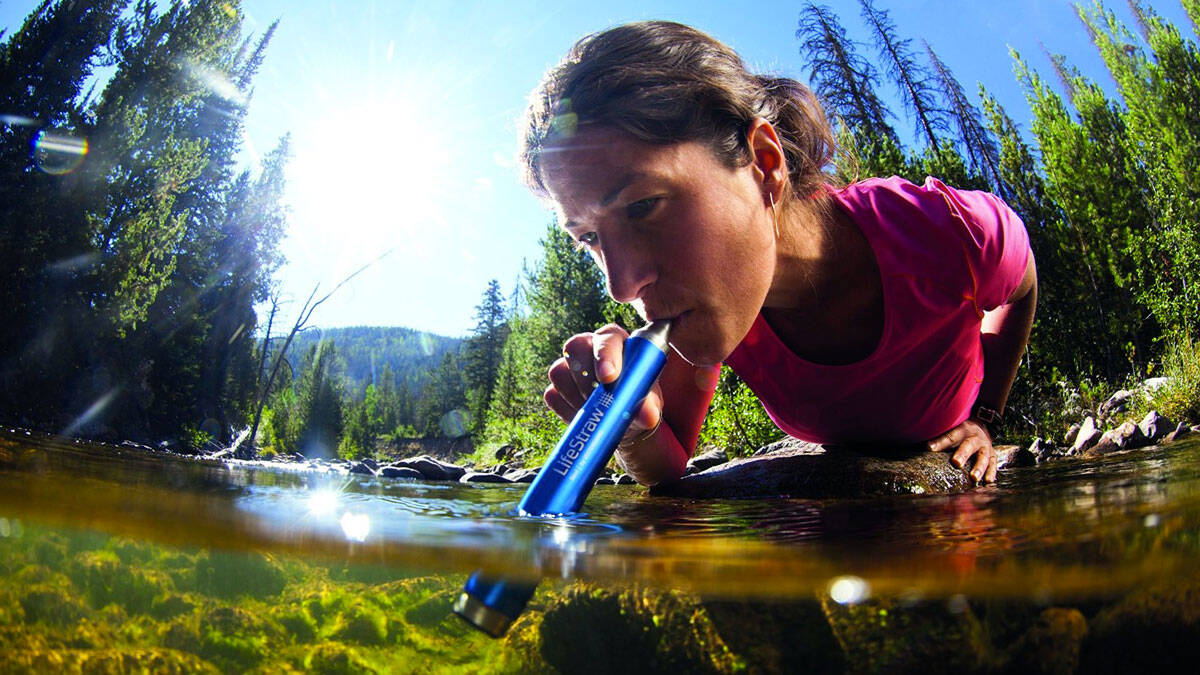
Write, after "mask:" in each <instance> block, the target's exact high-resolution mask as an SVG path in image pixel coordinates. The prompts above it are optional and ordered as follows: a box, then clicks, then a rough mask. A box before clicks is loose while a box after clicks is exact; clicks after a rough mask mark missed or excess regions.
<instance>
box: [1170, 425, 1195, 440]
mask: <svg viewBox="0 0 1200 675" xmlns="http://www.w3.org/2000/svg"><path fill="white" fill-rule="evenodd" d="M1191 434H1192V428H1191V427H1189V426H1188V425H1187V424H1185V423H1183V422H1180V423H1179V424H1178V425H1177V426H1176V427H1175V430H1174V431H1172V432H1171V433H1169V434H1167V435H1166V436H1164V437H1163V443H1174V442H1175V441H1177V440H1179V439H1181V438H1186V437H1188V436H1190V435H1191Z"/></svg>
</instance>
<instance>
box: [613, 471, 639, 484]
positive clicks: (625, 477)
mask: <svg viewBox="0 0 1200 675" xmlns="http://www.w3.org/2000/svg"><path fill="white" fill-rule="evenodd" d="M617 485H637V480H636V479H635V478H634V477H633V476H630V475H629V474H627V473H623V474H619V475H618V476H617Z"/></svg>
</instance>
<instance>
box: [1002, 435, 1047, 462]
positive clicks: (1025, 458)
mask: <svg viewBox="0 0 1200 675" xmlns="http://www.w3.org/2000/svg"><path fill="white" fill-rule="evenodd" d="M1042 442H1043V441H1042V439H1040V438H1038V439H1035V440H1034V441H1033V444H1032V445H1030V446H1029V447H1028V448H1020V449H1018V450H1017V451H1016V452H1014V453H1013V456H1012V459H1011V460H1009V463H1008V465H1009V466H1033V465H1035V464H1037V463H1038V455H1037V452H1036V451H1035V449H1036V448H1037V446H1038V443H1042Z"/></svg>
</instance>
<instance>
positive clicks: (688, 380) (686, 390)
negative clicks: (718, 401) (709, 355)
mask: <svg viewBox="0 0 1200 675" xmlns="http://www.w3.org/2000/svg"><path fill="white" fill-rule="evenodd" d="M719 375H720V367H718V366H714V367H705V368H701V367H697V366H693V365H692V364H690V363H688V362H687V361H685V360H683V358H682V357H681V356H679V354H676V353H675V351H674V350H671V351H670V352H669V353H668V354H667V364H666V366H665V367H664V368H663V372H662V375H660V376H659V378H658V384H659V386H660V387H661V388H662V395H663V413H662V414H663V421H665V422H666V423H667V425H668V426H670V428H671V431H672V432H673V433H674V434H675V438H676V440H678V441H679V444H680V445H681V446H683V449H684V451H686V452H687V454H688V456H691V455H692V454H694V453H695V450H696V442H697V440H698V439H699V438H700V428H701V427H702V426H703V425H704V417H705V416H706V415H707V414H708V405H709V403H710V402H712V397H713V392H714V391H716V388H717V378H718V376H719Z"/></svg>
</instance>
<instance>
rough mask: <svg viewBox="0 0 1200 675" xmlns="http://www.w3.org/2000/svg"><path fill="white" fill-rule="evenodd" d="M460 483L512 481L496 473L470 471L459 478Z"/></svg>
mask: <svg viewBox="0 0 1200 675" xmlns="http://www.w3.org/2000/svg"><path fill="white" fill-rule="evenodd" d="M458 482H460V483H511V482H512V481H511V480H509V479H507V478H505V477H504V476H500V475H497V474H494V473H488V472H481V471H468V472H467V473H465V474H463V477H462V478H459V479H458Z"/></svg>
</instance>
